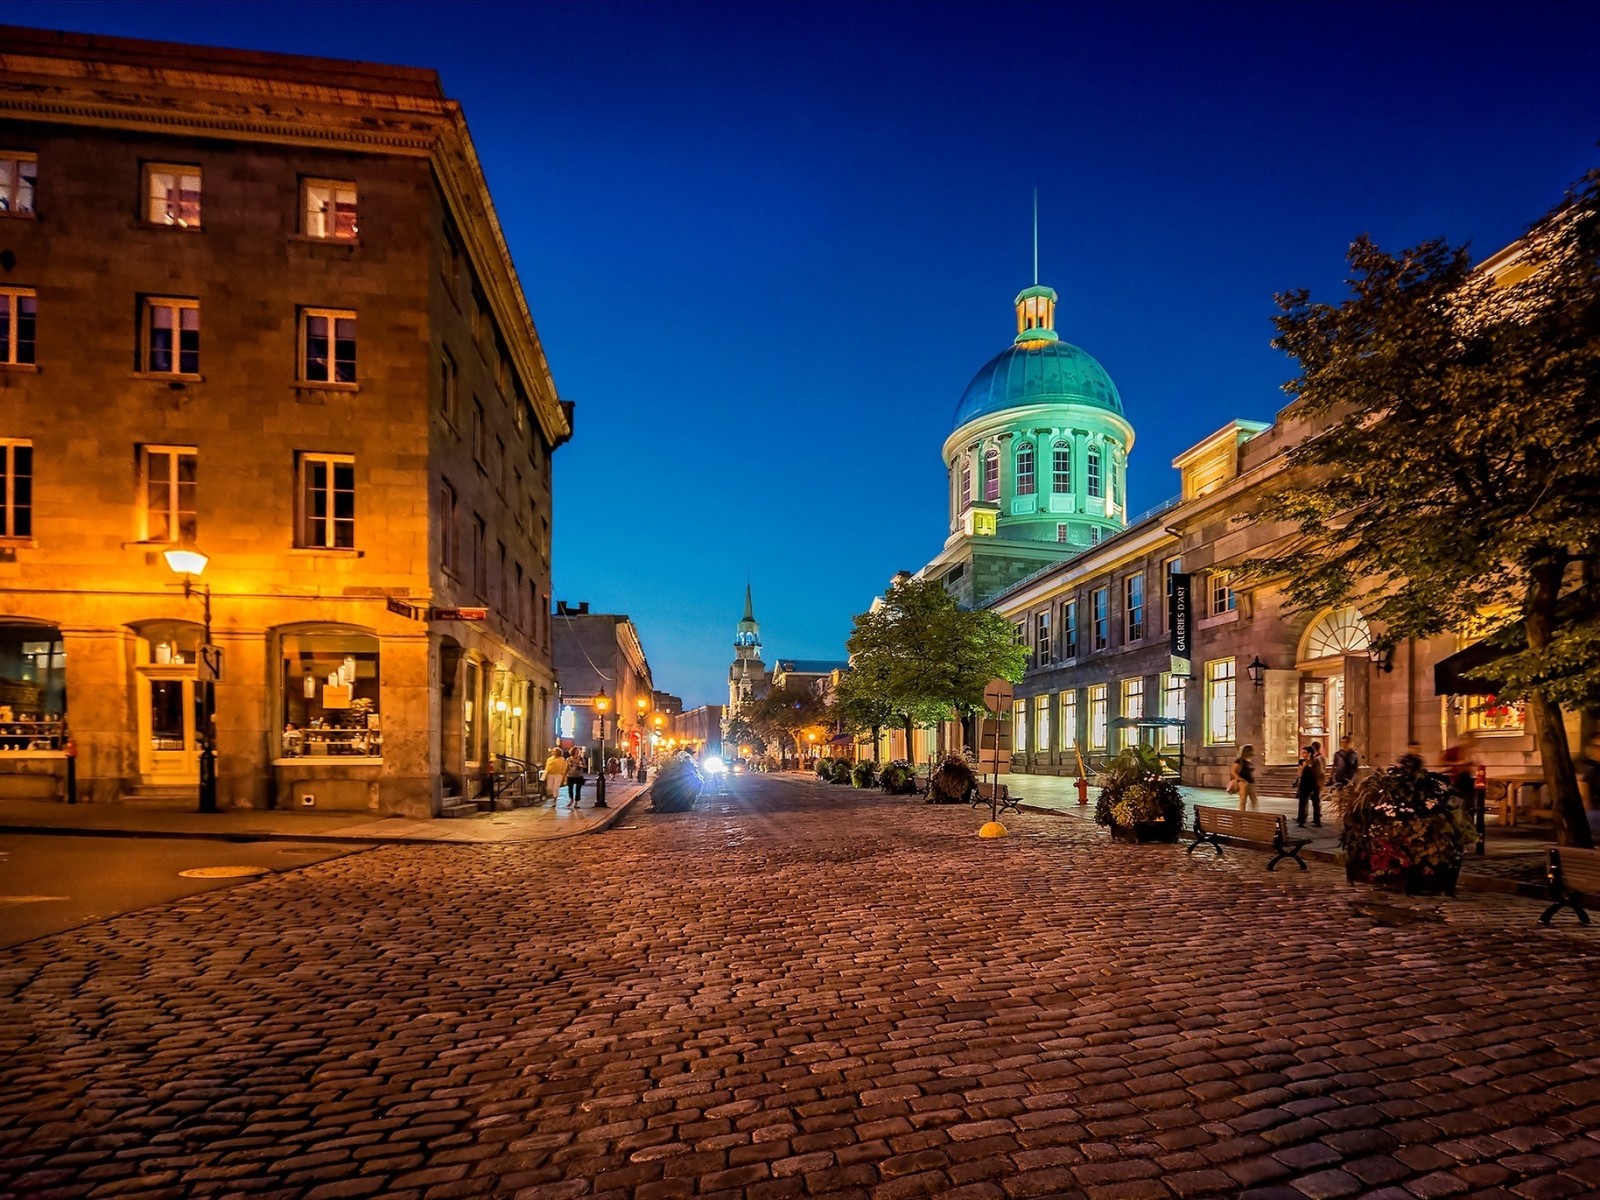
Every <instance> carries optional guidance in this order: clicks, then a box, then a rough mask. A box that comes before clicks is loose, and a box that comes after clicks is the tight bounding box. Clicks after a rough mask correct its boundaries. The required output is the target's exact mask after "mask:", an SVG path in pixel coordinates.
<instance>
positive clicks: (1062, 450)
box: [1050, 442, 1072, 496]
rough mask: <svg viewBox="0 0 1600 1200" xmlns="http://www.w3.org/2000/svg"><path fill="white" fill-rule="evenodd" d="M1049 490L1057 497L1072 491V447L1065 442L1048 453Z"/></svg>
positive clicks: (1056, 445) (1058, 444)
mask: <svg viewBox="0 0 1600 1200" xmlns="http://www.w3.org/2000/svg"><path fill="white" fill-rule="evenodd" d="M1050 490H1051V491H1052V492H1054V493H1055V494H1056V495H1058V496H1062V495H1065V494H1066V493H1068V492H1070V491H1071V490H1072V447H1071V446H1069V445H1067V443H1065V442H1057V443H1056V444H1055V448H1054V449H1053V450H1052V451H1051V452H1050Z"/></svg>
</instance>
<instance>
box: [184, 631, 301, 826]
mask: <svg viewBox="0 0 1600 1200" xmlns="http://www.w3.org/2000/svg"><path fill="white" fill-rule="evenodd" d="M213 616H215V613H214V612H213ZM211 636H212V639H213V640H214V641H215V642H216V643H217V645H219V646H221V647H222V680H221V681H220V682H219V683H217V684H216V686H215V698H216V707H215V718H214V720H215V726H216V731H217V807H218V808H223V809H227V808H268V807H270V806H271V805H272V803H273V801H274V798H275V797H274V795H273V770H272V760H273V759H275V758H278V757H279V756H280V755H281V754H282V752H283V751H282V746H281V738H280V735H281V733H282V731H283V715H282V711H281V710H282V701H281V697H280V696H279V693H278V689H279V688H280V687H282V686H283V681H282V679H281V678H280V676H281V675H282V667H281V666H280V665H279V663H278V662H276V661H273V662H270V663H269V662H268V659H267V653H268V647H269V644H270V645H271V646H272V648H273V651H272V652H273V654H274V656H276V655H277V650H276V646H277V641H276V639H275V638H269V637H268V636H267V634H266V632H265V631H264V630H259V629H256V630H249V631H243V630H241V631H232V630H229V631H222V630H218V629H216V628H215V627H213V629H212V634H211ZM195 686H196V687H197V688H198V687H199V686H201V685H200V684H199V683H196V684H195ZM196 732H197V733H198V732H199V731H198V730H197V731H196Z"/></svg>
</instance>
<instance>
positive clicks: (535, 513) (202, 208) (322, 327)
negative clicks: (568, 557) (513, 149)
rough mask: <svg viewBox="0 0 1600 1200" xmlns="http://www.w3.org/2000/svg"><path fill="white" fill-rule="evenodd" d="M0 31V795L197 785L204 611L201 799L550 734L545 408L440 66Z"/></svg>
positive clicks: (559, 413) (350, 799)
mask: <svg viewBox="0 0 1600 1200" xmlns="http://www.w3.org/2000/svg"><path fill="white" fill-rule="evenodd" d="M0 37H3V40H4V43H5V54H4V57H3V60H0V193H4V194H3V195H0V272H3V273H0V319H3V322H4V325H5V330H6V334H7V336H6V338H5V339H4V345H5V350H4V361H0V455H3V461H0V470H3V489H0V491H3V496H4V510H3V525H0V742H3V743H4V746H5V748H4V749H3V750H0V792H4V793H5V794H11V795H16V794H36V795H49V794H52V793H53V792H56V791H57V790H58V787H59V784H58V783H57V779H58V778H59V774H60V767H61V765H62V764H61V762H60V755H61V753H62V751H63V747H64V746H65V744H66V741H65V739H66V738H67V737H68V736H70V737H71V738H72V739H75V743H76V748H77V751H78V755H79V757H78V760H77V763H78V788H79V794H80V797H82V798H85V799H89V800H94V801H106V800H115V799H117V798H119V797H128V796H135V795H139V794H149V793H151V792H156V793H160V792H167V793H171V794H180V795H181V794H190V795H192V794H193V793H194V789H195V781H196V779H197V756H198V752H199V748H200V745H201V742H202V740H203V737H204V734H205V725H206V721H205V710H206V705H205V703H204V700H205V693H206V690H207V687H206V684H205V683H204V681H203V680H202V679H201V672H202V667H201V663H200V661H199V660H200V659H201V657H202V656H201V653H200V651H201V644H202V641H203V639H204V638H205V636H206V634H207V628H206V624H205V617H204V613H205V612H206V610H207V608H208V609H209V615H210V621H209V637H210V641H211V643H212V644H213V645H214V646H215V647H217V648H218V649H219V650H220V652H221V664H222V670H221V675H220V678H218V679H217V680H216V682H215V691H214V695H215V708H214V713H215V716H214V722H213V723H212V727H213V728H214V731H215V745H216V749H217V756H218V775H219V794H220V798H221V803H222V804H223V805H224V806H252V807H262V806H272V805H275V804H276V805H288V804H292V805H295V806H296V807H299V806H302V805H305V806H312V805H314V806H315V807H317V808H351V809H362V810H371V811H377V812H383V813H396V814H406V815H411V816H427V815H430V814H433V813H437V812H438V811H440V808H441V803H442V800H443V797H444V796H445V795H447V794H449V793H456V792H461V791H471V790H473V789H475V787H476V781H477V779H478V777H479V776H481V775H483V774H484V773H486V772H487V770H488V769H489V767H490V766H491V764H492V763H493V761H494V758H495V756H497V755H510V756H514V757H518V758H527V757H529V756H530V750H531V749H535V748H538V747H542V746H544V745H546V744H548V743H549V741H550V740H551V737H552V729H551V723H552V717H553V699H554V688H555V677H554V674H553V671H552V667H551V661H550V625H549V621H548V613H549V611H550V605H549V592H550V582H549V581H550V513H551V509H550V495H551V455H552V452H553V451H554V450H555V449H556V448H557V447H558V446H560V445H561V444H562V443H563V442H564V441H565V440H566V439H567V438H568V437H569V436H570V434H571V412H570V409H569V408H568V407H567V406H565V405H564V404H563V403H562V402H561V401H560V400H559V399H558V396H557V393H556V390H555V385H554V383H553V381H552V379H551V375H550V370H549V366H548V364H547V363H546V360H545V356H544V353H543V350H542V349H541V346H540V343H539V338H538V335H537V333H536V331H535V329H534V326H533V323H532V320H531V318H530V316H529V313H528V305H527V301H526V299H525V297H524V295H523V292H522V289H521V287H520V285H519V283H518V281H517V277H516V273H515V271H514V269H513V266H512V262H511V258H510V255H509V253H508V251H507V248H506V244H505V240H504V238H503V236H502V234H501V230H500V225H499V222H498V220H497V218H496V215H495V210H494V206H493V204H492V202H491V199H490V196H489V192H488V188H487V185H486V183H485V181H484V177H483V173H482V171H481V169H480V167H479V164H478V159H477V156H476V153H475V151H474V149H473V145H472V140H471V137H470V136H469V134H468V131H467V126H466V123H465V120H464V118H463V115H462V112H461V109H460V106H459V105H458V104H456V103H455V102H454V101H452V100H450V99H449V98H447V97H446V96H445V94H444V92H443V91H442V90H441V88H440V85H439V81H438V78H437V77H436V75H435V74H434V73H433V72H431V71H426V70H416V69H411V68H400V67H386V66H375V65H372V64H366V63H353V62H338V61H333V60H325V59H314V58H304V57H292V56H284V55H272V54H260V53H248V52H236V51H226V50H214V49H209V48H206V49H201V48H195V47H188V46H179V45H171V44H166V43H155V42H142V41H130V40H124V39H116V38H104V37H88V36H80V35H75V34H55V33H48V32H42V31H37V30H30V29H16V28H8V29H5V30H4V31H3V33H0ZM177 547H185V548H195V549H198V550H200V551H201V552H203V553H204V554H205V555H206V556H207V558H208V560H209V562H208V565H207V566H206V568H205V570H204V574H203V576H201V577H200V578H199V581H198V582H199V583H200V585H201V586H202V588H204V589H208V595H206V596H205V597H202V596H200V595H196V594H186V590H185V588H184V587H183V586H182V581H181V580H180V579H179V577H178V576H176V575H175V574H174V573H173V571H172V570H171V569H169V566H168V564H167V561H166V559H165V555H164V552H165V551H167V550H169V549H173V548H177ZM213 661H214V658H213ZM25 718H32V723H31V724H26V725H25V724H23V723H22V722H23V721H24V719H25Z"/></svg>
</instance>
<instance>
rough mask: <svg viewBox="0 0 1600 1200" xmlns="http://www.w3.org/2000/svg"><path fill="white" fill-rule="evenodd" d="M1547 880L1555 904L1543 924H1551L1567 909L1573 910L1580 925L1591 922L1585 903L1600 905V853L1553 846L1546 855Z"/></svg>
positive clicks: (1545, 913)
mask: <svg viewBox="0 0 1600 1200" xmlns="http://www.w3.org/2000/svg"><path fill="white" fill-rule="evenodd" d="M1544 862H1545V866H1544V877H1545V881H1546V882H1547V883H1549V885H1550V899H1551V900H1552V901H1553V903H1552V904H1551V905H1550V907H1549V908H1547V909H1545V910H1544V916H1542V917H1540V918H1539V924H1541V925H1548V924H1550V920H1551V918H1552V917H1554V916H1555V915H1556V914H1557V913H1558V912H1560V911H1561V910H1562V909H1563V908H1570V909H1571V910H1572V911H1573V912H1574V913H1576V914H1577V916H1578V921H1579V923H1580V924H1583V925H1587V924H1588V923H1589V914H1588V913H1586V912H1585V911H1584V910H1583V906H1584V903H1585V902H1587V903H1589V904H1600V850H1580V849H1578V847H1576V846H1550V847H1548V848H1547V849H1546V850H1545V852H1544Z"/></svg>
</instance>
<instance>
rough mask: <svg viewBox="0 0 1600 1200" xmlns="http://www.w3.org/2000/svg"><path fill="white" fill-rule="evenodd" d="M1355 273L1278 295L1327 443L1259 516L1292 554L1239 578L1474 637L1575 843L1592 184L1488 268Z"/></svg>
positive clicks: (1594, 220) (1311, 414)
mask: <svg viewBox="0 0 1600 1200" xmlns="http://www.w3.org/2000/svg"><path fill="white" fill-rule="evenodd" d="M1349 258H1350V266H1351V270H1352V279H1351V280H1350V286H1351V295H1350V296H1349V298H1347V299H1345V300H1344V301H1342V302H1341V303H1339V304H1337V305H1329V304H1319V303H1313V302H1312V301H1311V300H1310V298H1309V294H1308V293H1307V292H1305V291H1304V290H1301V291H1296V292H1292V293H1288V294H1285V295H1281V296H1279V297H1278V303H1279V305H1280V307H1281V309H1282V312H1281V313H1280V314H1279V315H1278V316H1277V317H1276V318H1275V324H1276V326H1277V330H1278V335H1277V337H1276V338H1275V339H1274V341H1273V344H1274V345H1275V346H1276V347H1278V348H1279V349H1281V350H1284V351H1286V352H1287V353H1289V354H1290V355H1291V356H1293V357H1294V358H1295V359H1296V360H1297V362H1298V364H1299V368H1300V375H1299V376H1298V377H1297V378H1296V379H1294V380H1292V381H1291V382H1290V383H1288V384H1286V385H1285V390H1286V391H1288V392H1289V394H1290V395H1291V396H1293V397H1294V398H1295V400H1296V401H1297V406H1298V410H1299V411H1300V412H1301V413H1303V414H1304V415H1305V416H1306V417H1307V418H1309V419H1311V420H1312V421H1313V422H1314V423H1315V425H1316V426H1319V427H1320V430H1321V431H1320V432H1317V433H1316V434H1315V435H1314V436H1312V437H1309V438H1308V439H1306V440H1305V441H1304V442H1302V443H1301V444H1299V445H1298V446H1297V447H1295V448H1294V449H1292V450H1291V451H1290V452H1289V464H1290V467H1291V472H1292V473H1291V480H1292V481H1291V483H1290V484H1289V485H1287V486H1286V487H1284V488H1282V489H1280V490H1279V491H1278V492H1276V493H1275V494H1274V495H1272V496H1271V497H1270V498H1269V499H1268V501H1267V502H1266V504H1265V506H1264V507H1263V509H1262V510H1261V513H1259V514H1258V515H1264V516H1267V517H1269V518H1278V519H1280V520H1287V521H1289V522H1291V523H1292V524H1293V525H1295V526H1297V527H1298V529H1299V532H1300V533H1301V535H1303V539H1304V545H1302V546H1301V547H1298V548H1296V549H1295V551H1294V552H1293V553H1287V554H1279V555H1278V556H1276V557H1269V558H1261V559H1257V560H1255V561H1253V562H1252V563H1250V564H1248V567H1249V569H1250V571H1251V573H1252V574H1254V575H1256V576H1257V577H1261V576H1266V575H1279V574H1283V575H1284V576H1285V578H1286V582H1285V584H1284V586H1285V591H1286V593H1287V595H1288V598H1289V600H1290V601H1291V603H1292V604H1293V605H1295V606H1296V607H1298V608H1302V609H1304V608H1314V607H1322V606H1324V605H1330V604H1339V603H1346V602H1352V601H1354V602H1359V603H1360V604H1361V605H1362V607H1363V608H1364V609H1365V610H1366V611H1367V612H1368V613H1369V614H1370V615H1372V616H1373V617H1375V618H1376V619H1377V620H1379V621H1380V622H1382V626H1383V631H1382V633H1381V635H1380V638H1379V642H1380V645H1383V644H1387V645H1391V646H1392V645H1393V644H1394V642H1395V641H1397V640H1399V639H1402V638H1406V637H1427V636H1430V635H1433V634H1438V633H1443V632H1460V631H1463V630H1467V629H1475V628H1486V629H1487V631H1488V632H1489V635H1490V636H1491V637H1495V638H1497V639H1498V642H1497V644H1499V645H1501V646H1504V647H1505V648H1506V649H1507V654H1506V657H1504V658H1503V659H1501V660H1499V661H1497V662H1495V663H1494V664H1493V666H1492V667H1491V668H1488V669H1486V671H1485V672H1484V673H1483V674H1482V675H1480V678H1487V677H1489V676H1491V675H1492V677H1493V678H1495V679H1496V680H1499V681H1500V686H1501V689H1502V691H1501V695H1502V697H1503V698H1512V699H1522V700H1525V701H1526V702H1527V706H1528V709H1529V711H1530V712H1531V714H1532V716H1533V719H1534V724H1535V731H1536V736H1537V738H1538V744H1539V749H1540V754H1541V757H1542V759H1543V763H1544V773H1545V781H1546V784H1547V786H1548V787H1549V789H1550V792H1551V794H1552V795H1553V796H1554V797H1555V799H1556V804H1555V808H1556V811H1557V814H1558V817H1557V829H1558V837H1559V839H1560V840H1561V841H1562V842H1564V843H1566V844H1569V845H1579V846H1589V845H1591V844H1592V839H1591V836H1590V831H1589V826H1588V822H1587V819H1586V817H1585V814H1584V811H1583V803H1582V799H1581V797H1580V795H1579V792H1578V786H1577V776H1576V773H1575V772H1574V770H1573V763H1572V756H1571V752H1570V750H1569V747H1568V745H1567V741H1566V735H1565V728H1564V722H1563V716H1562V710H1563V706H1582V707H1590V708H1592V707H1593V706H1594V705H1595V704H1596V702H1597V700H1600V558H1597V555H1600V170H1596V171H1592V172H1590V173H1589V175H1588V176H1587V177H1586V178H1585V179H1584V180H1583V181H1581V182H1580V183H1579V184H1578V185H1577V186H1576V187H1575V188H1574V189H1573V190H1572V191H1571V192H1570V193H1569V194H1568V197H1567V201H1566V203H1564V204H1563V205H1561V206H1560V207H1558V208H1557V209H1555V210H1554V211H1553V212H1551V213H1550V214H1548V215H1547V216H1546V217H1545V218H1544V219H1543V220H1541V221H1540V222H1538V223H1537V224H1535V225H1534V226H1532V227H1531V228H1530V230H1529V231H1528V233H1527V235H1526V236H1525V237H1524V239H1523V240H1522V241H1521V242H1520V243H1519V245H1518V248H1517V249H1516V251H1515V252H1514V254H1513V256H1512V257H1511V258H1510V259H1508V260H1501V261H1500V262H1498V263H1496V264H1495V266H1496V268H1497V269H1496V270H1493V271H1488V270H1474V268H1473V267H1472V265H1471V263H1470V261H1469V259H1468V257H1467V253H1466V250H1465V249H1464V248H1457V247H1451V246H1449V245H1447V244H1446V243H1444V242H1443V241H1437V240H1436V241H1430V242H1426V243H1424V244H1423V245H1421V246H1418V247H1416V248H1414V249H1410V250H1406V251H1403V252H1402V253H1401V254H1399V255H1398V256H1390V255H1388V254H1386V253H1384V252H1383V251H1381V250H1380V249H1378V247H1377V246H1375V245H1374V244H1373V243H1372V242H1371V241H1369V240H1367V239H1366V238H1362V239H1361V240H1359V241H1357V242H1356V243H1355V245H1354V246H1352V247H1351V250H1350V255H1349Z"/></svg>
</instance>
